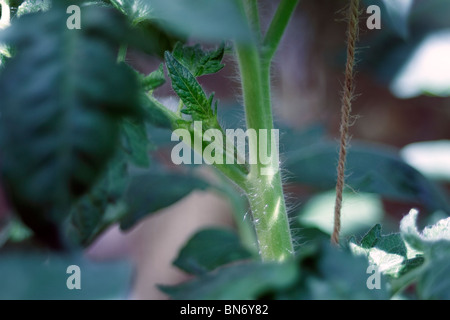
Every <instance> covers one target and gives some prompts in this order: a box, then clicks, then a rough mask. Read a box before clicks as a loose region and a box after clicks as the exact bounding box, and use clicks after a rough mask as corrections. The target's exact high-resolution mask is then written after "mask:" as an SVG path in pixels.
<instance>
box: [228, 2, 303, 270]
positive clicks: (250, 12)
mask: <svg viewBox="0 0 450 320" xmlns="http://www.w3.org/2000/svg"><path fill="white" fill-rule="evenodd" d="M290 1H291V0H290ZM287 2H289V1H282V2H281V3H280V6H279V8H278V10H277V13H276V14H275V17H274V20H273V21H272V23H271V25H270V27H269V31H268V34H267V36H266V38H265V40H264V43H265V46H264V47H263V52H262V53H260V52H259V51H258V45H257V43H246V44H244V43H236V53H237V57H238V62H239V70H240V74H241V81H242V92H243V96H244V107H245V114H246V122H247V129H253V130H255V131H256V136H257V139H256V141H255V140H254V139H252V137H251V136H249V146H250V148H249V149H250V159H251V158H252V154H251V153H252V152H256V151H255V150H257V148H256V146H258V142H259V141H260V130H261V129H263V130H267V131H268V134H267V138H268V141H267V142H268V143H267V145H268V148H267V150H266V151H268V154H270V155H272V157H271V159H270V161H269V163H262V162H261V161H260V159H259V158H258V155H254V158H255V159H258V161H257V162H256V163H254V164H250V173H249V175H248V178H247V184H246V188H245V189H244V190H245V191H246V192H247V197H248V200H249V203H250V208H251V210H252V215H253V221H254V224H255V230H256V235H257V238H258V245H259V250H260V256H261V258H262V259H263V260H264V261H282V260H284V259H286V258H288V257H290V256H292V255H293V254H294V249H293V245H292V239H291V233H290V229H289V223H288V216H287V212H286V204H285V200H284V194H283V188H282V182H281V176H280V172H279V163H278V150H271V145H272V143H271V142H272V141H271V139H273V137H272V136H271V134H270V132H271V130H272V129H274V127H273V117H272V106H271V94H270V66H271V59H272V57H273V54H274V52H275V51H276V49H277V47H278V44H279V41H280V39H281V35H282V34H283V33H284V30H285V28H286V25H287V22H288V21H289V18H290V16H291V14H292V12H293V10H294V8H295V4H296V3H297V1H295V0H294V1H291V2H293V3H294V5H289V4H288V3H287ZM244 4H245V5H246V6H245V8H246V13H247V16H248V17H249V18H248V19H249V23H250V25H251V26H252V27H253V26H254V24H255V23H254V21H255V18H254V16H255V7H254V6H253V4H254V2H253V1H251V0H247V1H246V2H245V3H244ZM252 146H253V148H252ZM277 147H278V146H277ZM274 155H276V156H274ZM264 170H267V171H266V173H265V174H264V173H263V172H264ZM267 172H269V174H267ZM270 172H272V173H270Z"/></svg>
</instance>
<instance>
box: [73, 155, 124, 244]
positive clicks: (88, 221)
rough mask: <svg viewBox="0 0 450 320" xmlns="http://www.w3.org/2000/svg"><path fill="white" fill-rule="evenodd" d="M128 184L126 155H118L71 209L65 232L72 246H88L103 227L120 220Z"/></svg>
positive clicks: (122, 214)
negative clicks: (71, 240) (77, 244)
mask: <svg viewBox="0 0 450 320" xmlns="http://www.w3.org/2000/svg"><path fill="white" fill-rule="evenodd" d="M128 182H129V181H128V173H127V164H126V162H125V156H124V155H123V154H121V153H119V155H116V157H115V158H114V159H113V160H112V161H111V162H110V164H109V165H108V168H107V170H106V172H105V173H104V174H103V176H102V177H101V179H100V180H99V181H98V182H97V184H96V185H95V186H94V187H93V189H92V191H91V192H90V193H89V194H87V195H85V196H84V197H82V198H81V199H80V200H79V201H78V202H77V203H76V204H75V205H74V206H73V208H72V210H71V216H70V225H69V230H68V231H69V235H70V237H71V238H72V239H73V241H74V242H75V243H79V244H81V245H83V246H88V245H89V244H91V243H92V242H93V241H94V240H95V239H96V237H97V236H98V235H100V234H101V233H102V232H103V231H104V230H105V229H106V228H108V227H109V226H111V225H112V224H114V223H116V222H119V221H120V219H122V218H123V216H124V214H125V213H126V206H125V205H124V203H123V201H122V197H123V193H124V192H125V190H126V188H127V186H128Z"/></svg>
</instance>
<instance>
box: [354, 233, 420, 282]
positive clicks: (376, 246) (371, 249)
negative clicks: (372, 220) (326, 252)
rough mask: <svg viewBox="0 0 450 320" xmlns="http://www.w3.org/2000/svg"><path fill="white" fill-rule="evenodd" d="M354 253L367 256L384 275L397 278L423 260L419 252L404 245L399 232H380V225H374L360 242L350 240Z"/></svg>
mask: <svg viewBox="0 0 450 320" xmlns="http://www.w3.org/2000/svg"><path fill="white" fill-rule="evenodd" d="M350 248H351V249H352V251H353V252H354V253H355V254H358V255H365V256H367V258H368V260H369V262H370V264H375V265H376V266H377V267H378V270H379V271H380V272H382V273H384V274H385V275H388V276H391V277H393V278H399V277H400V276H402V275H404V274H406V273H407V272H409V271H411V270H413V269H414V268H416V267H418V266H420V265H421V264H422V263H423V262H424V258H423V257H422V254H421V253H420V252H417V251H416V250H413V249H411V248H409V247H408V246H406V245H405V243H404V241H403V238H402V236H401V234H400V233H393V234H389V235H382V234H381V225H380V224H377V225H375V226H374V227H373V228H372V229H370V231H369V232H368V233H367V234H366V235H365V236H364V237H363V239H362V240H361V242H360V244H359V245H358V244H356V243H355V242H354V241H352V242H350Z"/></svg>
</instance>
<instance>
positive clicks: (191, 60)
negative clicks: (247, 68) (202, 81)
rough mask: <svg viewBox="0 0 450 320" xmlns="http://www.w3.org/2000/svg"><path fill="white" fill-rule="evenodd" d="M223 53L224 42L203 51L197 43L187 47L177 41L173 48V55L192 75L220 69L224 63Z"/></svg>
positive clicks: (214, 71) (209, 72) (198, 75)
mask: <svg viewBox="0 0 450 320" xmlns="http://www.w3.org/2000/svg"><path fill="white" fill-rule="evenodd" d="M224 53H225V44H223V43H222V45H221V46H220V47H219V48H217V49H215V50H210V51H204V50H203V49H202V48H201V46H200V45H199V44H197V45H195V46H192V47H189V46H183V45H182V44H181V43H177V44H176V45H175V48H174V49H173V52H172V54H173V56H174V58H175V59H177V60H178V61H179V62H180V63H181V64H182V65H184V66H185V67H186V68H187V69H188V70H189V71H190V72H191V73H192V75H193V76H194V77H200V76H202V75H206V74H212V73H216V72H218V71H220V70H221V69H222V68H223V67H224V66H225V65H224V64H222V59H223V55H224Z"/></svg>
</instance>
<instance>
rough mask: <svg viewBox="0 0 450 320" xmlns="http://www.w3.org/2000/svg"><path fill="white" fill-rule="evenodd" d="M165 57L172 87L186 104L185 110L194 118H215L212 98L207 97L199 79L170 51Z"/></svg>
mask: <svg viewBox="0 0 450 320" xmlns="http://www.w3.org/2000/svg"><path fill="white" fill-rule="evenodd" d="M165 59H166V66H167V70H168V72H169V76H170V78H171V80H172V88H173V90H174V91H175V93H176V94H177V95H178V96H179V97H180V99H181V100H182V101H183V103H184V104H185V105H186V109H183V112H184V113H186V114H190V115H192V117H193V119H194V120H204V119H209V118H213V117H214V113H213V110H212V108H211V102H212V101H211V100H212V99H211V98H210V99H208V98H207V97H206V94H205V92H203V89H202V87H201V86H200V84H199V83H198V82H197V79H195V77H194V76H193V75H192V73H191V72H190V71H189V70H188V69H187V68H186V67H185V66H183V65H182V64H181V63H180V62H178V61H177V59H175V58H174V56H173V55H172V54H170V53H169V52H166V54H165Z"/></svg>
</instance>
